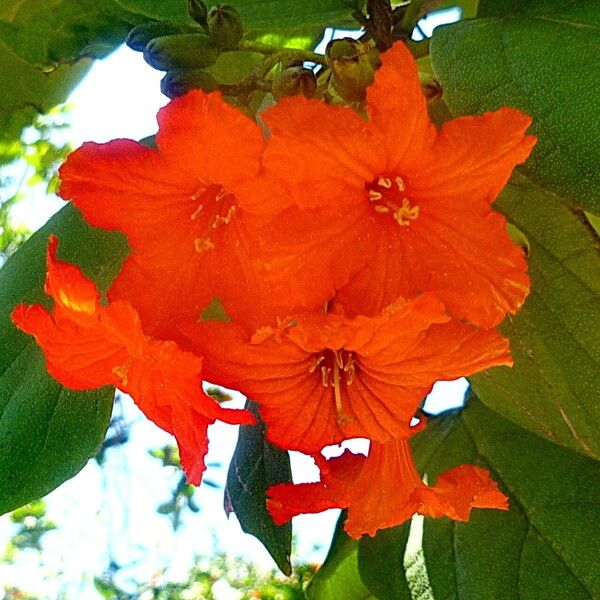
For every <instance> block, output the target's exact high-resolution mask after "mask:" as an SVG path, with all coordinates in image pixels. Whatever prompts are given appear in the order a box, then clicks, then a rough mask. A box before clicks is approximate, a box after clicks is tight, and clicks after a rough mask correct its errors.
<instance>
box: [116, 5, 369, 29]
mask: <svg viewBox="0 0 600 600" xmlns="http://www.w3.org/2000/svg"><path fill="white" fill-rule="evenodd" d="M116 2H117V3H118V4H119V5H120V6H122V7H123V8H124V9H126V10H127V11H128V12H131V13H137V14H141V15H144V16H145V17H147V18H151V19H156V20H165V19H168V20H181V19H184V18H185V17H187V11H186V2H185V1H184V0H116ZM206 4H207V5H208V6H210V5H212V4H213V2H206ZM214 4H217V3H216V2H215V3H214ZM227 4H230V5H232V6H235V8H236V9H237V10H238V12H239V13H240V16H241V17H242V20H243V22H244V26H245V27H246V29H247V30H248V31H250V32H252V33H255V32H258V31H260V32H261V33H282V32H285V33H291V32H296V33H305V32H307V31H312V30H315V29H319V30H322V29H323V27H325V26H326V25H338V26H342V25H354V26H356V22H355V21H354V22H353V21H352V19H351V15H352V11H353V10H354V9H356V8H360V7H361V6H362V5H363V4H364V2H362V1H361V0H228V2H227Z"/></svg>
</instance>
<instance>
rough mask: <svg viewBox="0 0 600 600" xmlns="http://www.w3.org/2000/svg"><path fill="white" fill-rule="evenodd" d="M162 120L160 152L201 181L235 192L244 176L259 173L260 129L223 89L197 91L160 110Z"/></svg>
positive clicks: (159, 140) (159, 133) (159, 135)
mask: <svg viewBox="0 0 600 600" xmlns="http://www.w3.org/2000/svg"><path fill="white" fill-rule="evenodd" d="M157 120H158V127H159V129H158V133H157V135H156V143H157V145H158V147H159V150H160V152H161V154H162V155H163V156H165V157H166V158H167V160H168V161H169V162H170V163H172V164H177V165H178V166H179V167H180V168H181V169H183V170H184V171H185V172H186V173H188V174H189V175H191V176H193V177H195V178H196V179H198V180H200V181H204V182H209V183H219V184H221V185H223V186H224V187H225V188H227V189H229V191H233V192H235V186H236V184H237V183H238V182H239V181H240V180H243V179H246V178H249V177H253V176H255V175H257V174H258V170H259V167H260V156H261V153H262V150H263V138H262V134H261V131H260V129H259V127H258V125H257V124H256V123H255V122H254V121H253V120H252V119H250V118H249V117H247V116H245V115H244V114H243V113H242V112H240V111H239V110H237V109H235V108H233V107H232V106H230V105H229V104H227V103H226V102H225V101H224V100H223V98H222V97H221V94H220V93H219V92H214V93H211V94H206V93H205V92H203V91H201V90H192V91H190V92H188V93H187V94H185V95H184V96H180V97H179V98H175V99H174V100H172V101H171V102H169V104H167V105H166V106H165V107H164V108H161V109H160V111H159V112H158V117H157Z"/></svg>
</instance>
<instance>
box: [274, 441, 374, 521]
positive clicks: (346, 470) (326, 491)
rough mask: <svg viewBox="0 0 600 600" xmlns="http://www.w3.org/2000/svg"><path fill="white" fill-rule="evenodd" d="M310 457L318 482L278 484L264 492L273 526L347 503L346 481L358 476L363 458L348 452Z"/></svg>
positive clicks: (348, 499)
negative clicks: (329, 456)
mask: <svg viewBox="0 0 600 600" xmlns="http://www.w3.org/2000/svg"><path fill="white" fill-rule="evenodd" d="M313 458H314V460H315V462H316V463H317V466H318V467H319V469H320V471H321V481H319V482H317V483H300V484H289V483H280V484H278V485H274V486H271V487H270V488H269V489H268V490H267V508H268V509H269V512H270V513H271V516H272V517H273V521H275V523H276V524H277V525H282V524H283V523H285V522H286V521H289V520H290V519H291V518H292V517H295V516H297V515H300V514H306V513H318V512H322V511H324V510H328V509H330V508H347V507H348V505H349V504H350V498H351V491H350V490H351V486H350V485H349V482H351V481H353V480H354V478H355V477H357V476H358V475H359V474H360V472H361V470H362V468H363V465H364V463H365V460H366V458H365V457H364V456H363V455H362V454H352V453H351V452H349V451H348V450H346V451H344V453H343V454H342V455H341V456H339V457H337V458H333V459H330V460H325V459H324V458H323V457H322V456H321V455H316V456H314V457H313Z"/></svg>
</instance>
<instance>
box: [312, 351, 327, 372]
mask: <svg viewBox="0 0 600 600" xmlns="http://www.w3.org/2000/svg"><path fill="white" fill-rule="evenodd" d="M324 360H325V355H324V354H321V355H320V356H317V358H315V360H314V361H313V363H312V364H311V365H310V367H309V369H308V372H309V373H314V372H315V371H316V370H317V367H318V366H319V365H320V364H321V363H322V362H323V361H324Z"/></svg>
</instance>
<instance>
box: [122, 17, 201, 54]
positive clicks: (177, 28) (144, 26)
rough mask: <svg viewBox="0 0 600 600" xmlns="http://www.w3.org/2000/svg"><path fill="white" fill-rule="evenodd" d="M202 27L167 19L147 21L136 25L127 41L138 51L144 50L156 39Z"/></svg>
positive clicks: (197, 29)
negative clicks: (172, 21)
mask: <svg viewBox="0 0 600 600" xmlns="http://www.w3.org/2000/svg"><path fill="white" fill-rule="evenodd" d="M194 31H196V32H198V31H200V29H199V28H198V27H194V26H193V25H179V24H178V23H169V22H166V21H146V22H145V23H140V24H139V25H136V26H135V27H134V28H133V29H132V30H131V31H130V32H129V35H128V36H127V39H126V40H125V43H126V44H127V45H128V46H129V47H130V48H131V49H132V50H135V51H136V52H143V50H144V48H145V47H146V46H147V45H148V44H149V43H150V42H151V41H152V40H153V39H154V38H159V37H164V36H165V35H174V34H177V33H193V32H194Z"/></svg>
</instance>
